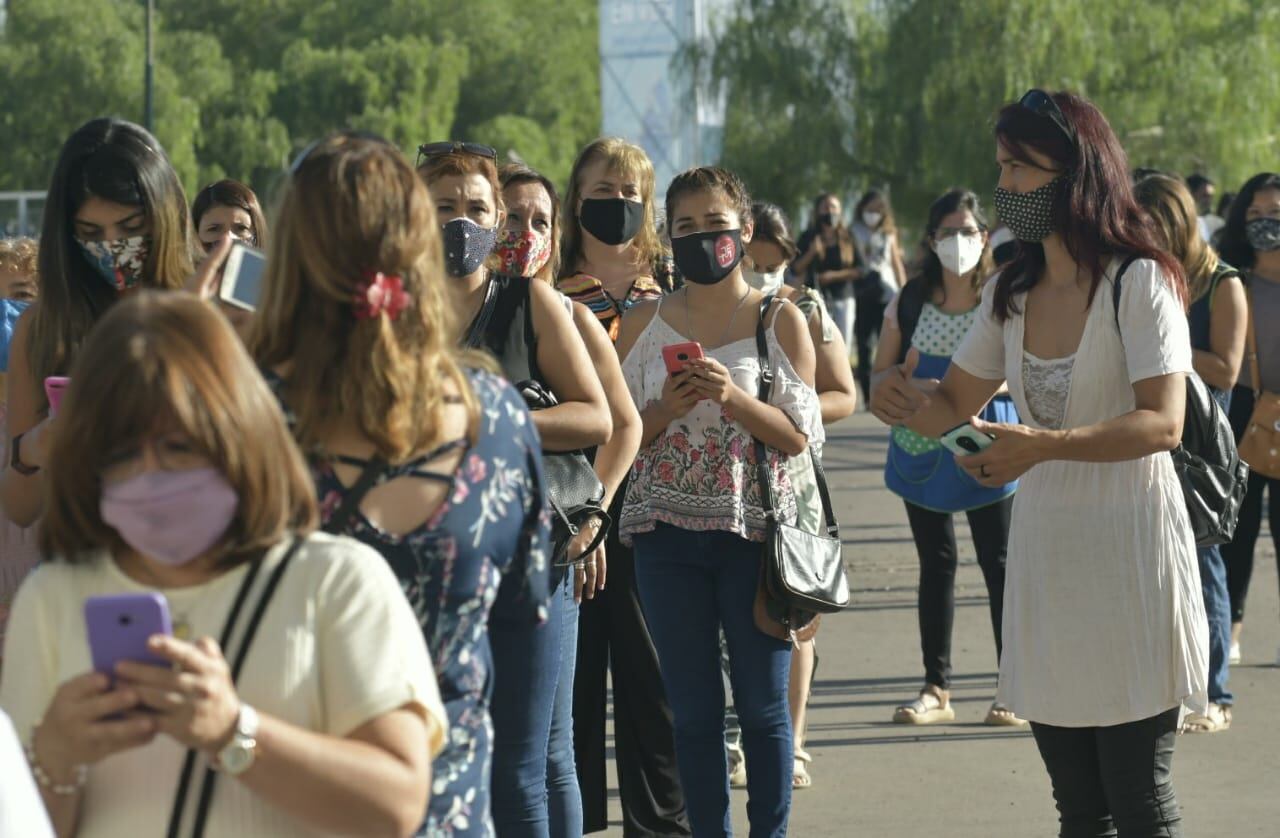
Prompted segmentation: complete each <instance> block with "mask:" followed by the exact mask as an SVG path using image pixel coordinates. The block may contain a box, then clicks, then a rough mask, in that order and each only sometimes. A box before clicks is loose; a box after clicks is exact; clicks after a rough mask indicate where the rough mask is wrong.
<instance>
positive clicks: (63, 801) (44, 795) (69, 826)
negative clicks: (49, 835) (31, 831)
mask: <svg viewBox="0 0 1280 838" xmlns="http://www.w3.org/2000/svg"><path fill="white" fill-rule="evenodd" d="M83 797H84V792H82V791H81V792H76V793H75V794H53V793H52V792H50V791H48V790H47V789H43V788H42V789H40V799H41V800H43V801H44V808H45V811H46V812H48V813H49V822H50V823H51V824H53V833H54V834H55V835H57V836H58V838H73V836H74V835H75V834H76V832H77V831H79V828H80V801H81V799H82V798H83Z"/></svg>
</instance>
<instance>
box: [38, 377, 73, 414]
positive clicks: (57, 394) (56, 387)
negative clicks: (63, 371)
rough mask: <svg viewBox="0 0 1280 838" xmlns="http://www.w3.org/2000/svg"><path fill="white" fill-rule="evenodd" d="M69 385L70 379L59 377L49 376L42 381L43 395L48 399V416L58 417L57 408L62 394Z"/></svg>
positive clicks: (60, 402)
mask: <svg viewBox="0 0 1280 838" xmlns="http://www.w3.org/2000/svg"><path fill="white" fill-rule="evenodd" d="M70 385H71V379H70V378H67V377H65V376H61V375H51V376H49V377H48V378H46V379H45V380H44V394H45V395H46V396H48V397H49V415H50V416H56V415H58V407H59V406H61V404H62V394H63V393H65V392H66V391H67V387H68V386H70Z"/></svg>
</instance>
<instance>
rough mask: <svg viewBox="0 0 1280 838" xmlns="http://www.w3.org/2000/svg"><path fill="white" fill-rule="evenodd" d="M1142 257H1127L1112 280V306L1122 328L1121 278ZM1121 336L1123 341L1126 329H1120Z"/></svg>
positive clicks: (1118, 324) (1118, 325)
mask: <svg viewBox="0 0 1280 838" xmlns="http://www.w3.org/2000/svg"><path fill="white" fill-rule="evenodd" d="M1139 258H1140V257H1138V256H1137V255H1136V254H1135V255H1133V256H1130V257H1129V258H1127V259H1125V260H1124V262H1122V263H1121V264H1120V270H1118V271H1116V278H1115V279H1113V280H1112V281H1111V306H1112V308H1113V309H1114V311H1115V316H1116V328H1117V329H1120V280H1121V279H1122V278H1123V277H1124V272H1125V271H1127V270H1129V266H1130V265H1132V264H1133V263H1134V262H1136V261H1138V259H1139ZM1120 338H1121V342H1122V343H1123V340H1124V330H1123V329H1120Z"/></svg>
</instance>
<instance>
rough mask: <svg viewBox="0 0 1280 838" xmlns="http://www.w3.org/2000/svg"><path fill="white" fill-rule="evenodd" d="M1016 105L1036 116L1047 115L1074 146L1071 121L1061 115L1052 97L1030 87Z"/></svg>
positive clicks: (1073, 130) (1074, 134) (1073, 132)
mask: <svg viewBox="0 0 1280 838" xmlns="http://www.w3.org/2000/svg"><path fill="white" fill-rule="evenodd" d="M1018 105H1019V106H1021V107H1023V108H1025V109H1027V110H1029V111H1031V112H1032V113H1033V114H1035V115H1037V116H1045V117H1048V118H1049V119H1050V120H1051V121H1052V122H1053V124H1054V125H1056V126H1058V128H1059V130H1061V131H1062V134H1063V136H1065V137H1066V138H1067V140H1068V141H1069V142H1070V143H1071V145H1072V146H1073V147H1074V146H1075V145H1076V132H1075V129H1074V128H1072V127H1071V123H1070V122H1068V121H1067V118H1066V116H1064V115H1063V113H1062V109H1061V108H1059V107H1058V103H1057V102H1055V101H1053V97H1052V96H1050V95H1049V94H1048V93H1045V92H1044V91H1043V90H1040V89H1039V88H1032V89H1031V90H1028V91H1027V92H1026V93H1024V94H1023V96H1022V98H1021V99H1019V100H1018Z"/></svg>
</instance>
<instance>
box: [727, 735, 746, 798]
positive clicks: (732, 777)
mask: <svg viewBox="0 0 1280 838" xmlns="http://www.w3.org/2000/svg"><path fill="white" fill-rule="evenodd" d="M746 787H747V755H746V753H745V752H744V751H743V750H742V746H741V745H730V746H729V788H731V789H745V788H746Z"/></svg>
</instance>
